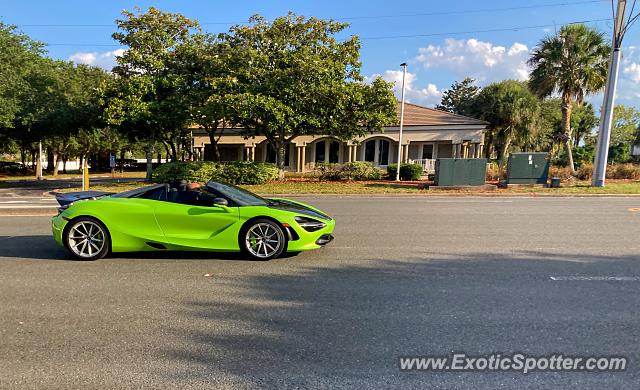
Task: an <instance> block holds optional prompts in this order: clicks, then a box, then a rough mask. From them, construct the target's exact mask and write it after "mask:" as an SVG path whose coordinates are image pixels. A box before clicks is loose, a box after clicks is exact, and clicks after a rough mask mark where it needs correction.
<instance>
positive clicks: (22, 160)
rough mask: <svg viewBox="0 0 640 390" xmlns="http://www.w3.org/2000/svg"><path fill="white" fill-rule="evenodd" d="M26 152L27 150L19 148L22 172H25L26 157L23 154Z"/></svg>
mask: <svg viewBox="0 0 640 390" xmlns="http://www.w3.org/2000/svg"><path fill="white" fill-rule="evenodd" d="M26 154H27V151H26V149H25V148H21V149H20V160H21V162H22V172H23V173H25V174H26V173H27V164H26V162H27V161H26V157H25V155H26Z"/></svg>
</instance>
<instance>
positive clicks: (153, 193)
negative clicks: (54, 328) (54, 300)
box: [51, 181, 335, 260]
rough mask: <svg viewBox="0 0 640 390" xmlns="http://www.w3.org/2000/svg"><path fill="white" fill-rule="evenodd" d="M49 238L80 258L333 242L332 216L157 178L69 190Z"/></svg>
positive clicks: (259, 254) (270, 253) (254, 253)
mask: <svg viewBox="0 0 640 390" xmlns="http://www.w3.org/2000/svg"><path fill="white" fill-rule="evenodd" d="M57 200H58V203H60V208H59V209H58V211H59V214H58V215H57V216H55V217H53V220H52V222H51V225H52V229H53V236H54V237H55V239H56V241H57V242H58V244H60V245H63V246H64V247H66V248H67V249H68V250H69V252H71V254H72V255H73V256H75V257H76V258H78V259H81V260H96V259H100V258H102V257H104V256H106V255H107V254H108V253H109V252H134V251H166V250H210V251H220V252H243V253H244V254H246V255H247V256H249V257H251V258H254V259H259V260H268V259H272V258H275V257H277V256H279V255H281V254H282V253H283V252H299V251H305V250H309V249H316V248H319V247H320V246H322V245H325V244H328V243H329V242H331V241H332V240H333V236H332V235H331V233H332V232H333V228H334V225H335V221H334V220H333V219H331V218H330V217H329V216H328V215H326V214H325V213H323V212H322V211H320V210H318V209H316V208H314V207H312V206H309V205H306V204H304V203H300V202H296V201H293V200H289V199H281V198H270V199H265V198H261V197H259V196H258V195H255V194H253V193H251V192H249V191H247V190H244V189H242V188H239V187H236V186H233V185H229V184H225V183H219V182H215V181H210V182H209V183H207V185H206V186H203V187H199V188H191V186H190V185H188V184H186V183H184V182H183V183H180V184H177V185H175V184H174V185H170V184H157V185H152V186H148V187H142V188H138V189H134V190H131V191H125V192H121V193H116V194H114V193H108V192H96V191H85V192H72V193H67V194H62V195H59V196H58V197H57Z"/></svg>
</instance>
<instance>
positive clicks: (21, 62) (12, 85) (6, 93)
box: [0, 22, 44, 135]
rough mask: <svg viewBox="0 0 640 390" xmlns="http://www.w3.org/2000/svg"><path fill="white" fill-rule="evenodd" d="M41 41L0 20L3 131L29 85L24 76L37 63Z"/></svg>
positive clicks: (0, 85)
mask: <svg viewBox="0 0 640 390" xmlns="http://www.w3.org/2000/svg"><path fill="white" fill-rule="evenodd" d="M43 47H44V45H43V44H42V43H41V42H37V41H34V40H32V39H31V38H29V37H28V36H27V35H24V34H21V33H19V32H17V31H16V27H15V26H12V25H6V24H4V23H2V22H0V64H2V66H0V80H2V82H0V129H1V130H3V133H5V135H6V131H7V129H9V128H11V127H13V123H14V119H15V116H16V114H17V113H18V111H19V110H20V101H21V98H22V97H24V96H25V94H26V93H28V92H27V91H28V90H29V89H30V86H29V83H28V80H27V77H28V74H29V72H30V71H32V69H33V68H34V67H37V66H38V64H37V63H35V62H37V61H38V60H39V59H40V56H41V55H42V54H43V52H44V51H43Z"/></svg>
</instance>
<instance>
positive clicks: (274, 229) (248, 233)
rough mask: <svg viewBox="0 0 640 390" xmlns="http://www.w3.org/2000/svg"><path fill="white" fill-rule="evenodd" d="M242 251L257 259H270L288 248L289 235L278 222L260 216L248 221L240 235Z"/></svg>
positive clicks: (239, 241)
mask: <svg viewBox="0 0 640 390" xmlns="http://www.w3.org/2000/svg"><path fill="white" fill-rule="evenodd" d="M238 243H239V244H240V249H241V250H242V253H244V254H245V255H247V256H249V257H250V258H252V259H255V260H270V259H274V258H276V257H278V256H280V255H281V254H282V252H284V251H285V250H286V249H287V236H286V235H285V233H284V230H283V229H282V227H281V226H280V224H278V223H277V222H274V221H273V220H270V219H266V218H260V219H255V220H253V221H250V222H249V223H247V224H246V225H245V226H244V227H243V228H242V230H240V236H239V237H238Z"/></svg>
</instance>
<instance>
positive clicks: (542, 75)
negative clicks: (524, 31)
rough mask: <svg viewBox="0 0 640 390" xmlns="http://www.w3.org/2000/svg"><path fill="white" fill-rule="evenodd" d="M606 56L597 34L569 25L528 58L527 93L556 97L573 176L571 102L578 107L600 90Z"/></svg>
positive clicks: (542, 43)
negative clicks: (529, 70)
mask: <svg viewBox="0 0 640 390" xmlns="http://www.w3.org/2000/svg"><path fill="white" fill-rule="evenodd" d="M609 52H610V48H609V45H607V44H606V43H605V41H604V37H603V35H602V34H601V33H600V32H599V31H597V30H595V29H593V28H590V27H587V26H585V25H583V24H571V25H566V26H563V27H562V28H561V29H560V31H559V32H558V33H556V34H555V35H553V36H548V37H545V38H544V39H542V41H540V43H539V44H538V46H536V48H535V49H534V50H533V52H532V53H531V58H529V65H530V66H531V67H532V70H531V73H530V75H529V87H530V88H531V90H532V91H533V92H534V93H536V94H537V95H538V96H540V97H546V96H551V95H553V94H559V95H560V99H561V104H562V107H561V108H562V129H563V131H564V134H563V141H564V144H565V148H566V150H567V157H568V165H569V167H570V168H571V171H572V172H574V173H575V167H574V164H573V154H572V151H571V147H572V140H573V138H572V136H571V110H572V108H573V104H574V102H575V103H576V104H577V105H581V104H582V102H583V100H584V97H585V96H587V95H590V94H594V93H596V92H598V91H600V90H602V88H603V87H604V84H605V82H606V78H607V69H608V63H609V57H608V55H609Z"/></svg>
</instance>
